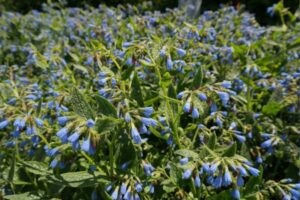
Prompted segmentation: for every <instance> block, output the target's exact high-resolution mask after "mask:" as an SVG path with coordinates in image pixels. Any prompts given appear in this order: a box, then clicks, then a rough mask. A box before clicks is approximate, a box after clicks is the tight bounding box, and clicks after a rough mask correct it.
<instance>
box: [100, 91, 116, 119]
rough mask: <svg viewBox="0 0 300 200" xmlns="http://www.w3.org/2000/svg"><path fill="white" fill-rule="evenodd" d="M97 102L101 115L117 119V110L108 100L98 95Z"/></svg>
mask: <svg viewBox="0 0 300 200" xmlns="http://www.w3.org/2000/svg"><path fill="white" fill-rule="evenodd" d="M95 100H96V103H97V106H98V111H99V112H100V113H102V114H104V115H107V116H112V117H117V110H116V108H115V107H114V106H113V105H112V104H111V103H110V102H109V101H108V100H107V99H105V98H103V97H101V96H100V95H96V96H95Z"/></svg>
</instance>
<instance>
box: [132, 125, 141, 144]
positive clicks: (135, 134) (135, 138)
mask: <svg viewBox="0 0 300 200" xmlns="http://www.w3.org/2000/svg"><path fill="white" fill-rule="evenodd" d="M131 137H132V139H133V141H134V142H135V143H136V144H141V143H142V138H141V136H140V133H139V132H138V130H137V129H136V128H135V126H134V125H132V127H131Z"/></svg>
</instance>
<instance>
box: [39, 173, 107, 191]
mask: <svg viewBox="0 0 300 200" xmlns="http://www.w3.org/2000/svg"><path fill="white" fill-rule="evenodd" d="M39 180H40V181H47V182H48V183H52V184H55V185H62V186H68V187H73V188H85V187H91V186H94V185H95V184H97V183H109V181H108V178H107V177H106V176H105V174H103V173H101V172H94V173H93V174H90V173H88V172H87V171H79V172H67V173H63V174H60V175H59V176H54V175H52V176H43V177H41V178H40V179H39Z"/></svg>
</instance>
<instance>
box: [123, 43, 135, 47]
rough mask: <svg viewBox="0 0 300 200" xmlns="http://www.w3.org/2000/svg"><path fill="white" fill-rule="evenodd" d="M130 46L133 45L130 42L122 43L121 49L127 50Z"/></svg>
mask: <svg viewBox="0 0 300 200" xmlns="http://www.w3.org/2000/svg"><path fill="white" fill-rule="evenodd" d="M131 45H133V43H132V42H123V43H122V48H128V47H130V46H131Z"/></svg>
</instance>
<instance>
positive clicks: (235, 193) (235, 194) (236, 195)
mask: <svg viewBox="0 0 300 200" xmlns="http://www.w3.org/2000/svg"><path fill="white" fill-rule="evenodd" d="M231 196H232V198H234V199H240V198H241V195H240V191H239V190H238V189H237V188H234V189H233V190H231Z"/></svg>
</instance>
